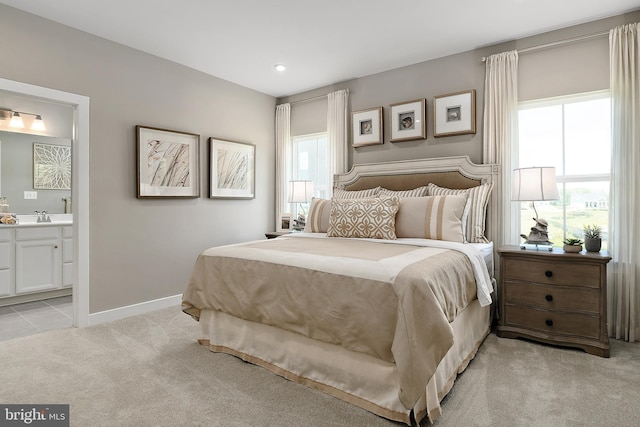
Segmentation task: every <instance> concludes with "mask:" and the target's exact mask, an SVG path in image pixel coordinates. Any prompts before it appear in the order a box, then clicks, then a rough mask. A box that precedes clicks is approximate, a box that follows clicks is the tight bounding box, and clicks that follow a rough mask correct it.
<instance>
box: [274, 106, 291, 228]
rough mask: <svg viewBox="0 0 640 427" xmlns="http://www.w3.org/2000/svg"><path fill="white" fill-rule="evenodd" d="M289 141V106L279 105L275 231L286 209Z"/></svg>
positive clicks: (277, 118) (277, 108)
mask: <svg viewBox="0 0 640 427" xmlns="http://www.w3.org/2000/svg"><path fill="white" fill-rule="evenodd" d="M290 140H291V104H288V103H287V104H280V105H278V106H277V107H276V221H275V223H276V224H275V225H276V230H277V229H278V226H279V223H280V218H279V215H280V214H281V213H284V212H286V209H287V194H286V189H287V182H288V181H289V177H288V172H287V171H288V168H287V161H288V159H289V151H290V150H291V148H290V145H291V143H290Z"/></svg>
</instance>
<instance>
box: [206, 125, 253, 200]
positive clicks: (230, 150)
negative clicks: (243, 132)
mask: <svg viewBox="0 0 640 427" xmlns="http://www.w3.org/2000/svg"><path fill="white" fill-rule="evenodd" d="M255 169H256V146H255V145H253V144H249V143H244V142H236V141H229V140H225V139H219V138H213V137H211V138H209V198H211V199H253V198H255V187H256V185H255V184H256V172H255Z"/></svg>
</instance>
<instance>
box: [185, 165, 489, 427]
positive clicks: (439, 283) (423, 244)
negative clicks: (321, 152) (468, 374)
mask: <svg viewBox="0 0 640 427" xmlns="http://www.w3.org/2000/svg"><path fill="white" fill-rule="evenodd" d="M497 175H498V168H497V167H496V165H477V164H473V163H471V162H470V161H469V159H468V158H467V157H464V156H463V157H447V158H438V159H424V160H410V161H402V162H385V163H377V164H363V165H355V166H354V167H353V168H352V169H351V171H349V172H348V173H346V174H340V175H336V176H335V177H334V196H335V199H333V200H318V199H314V201H313V202H312V204H311V208H310V212H309V215H308V218H307V226H306V228H305V232H302V233H293V234H290V235H287V236H283V237H279V238H277V239H270V240H261V241H253V242H246V243H240V244H234V245H226V246H222V247H215V248H210V249H207V250H205V251H204V252H203V253H202V254H200V256H199V257H198V259H197V260H196V263H195V265H194V269H193V272H192V275H191V277H190V279H189V282H188V284H187V288H186V290H185V293H184V294H183V301H182V309H183V311H184V312H185V313H187V314H189V315H191V316H192V317H193V318H194V319H196V320H198V321H199V323H200V337H199V342H200V343H201V344H203V345H206V346H208V348H209V349H210V350H212V351H214V352H223V353H227V354H231V355H234V356H237V357H239V358H241V359H243V360H245V361H248V362H251V363H253V364H256V365H259V366H262V367H264V368H266V369H268V370H270V371H272V372H274V373H276V374H278V375H280V376H282V377H285V378H287V379H289V380H292V381H296V382H299V383H302V384H305V385H308V386H310V387H313V388H316V389H319V390H321V391H323V392H326V393H328V394H330V395H333V396H335V397H337V398H339V399H342V400H345V401H347V402H350V403H352V404H354V405H357V406H359V407H361V408H364V409H366V410H368V411H370V412H373V413H375V414H377V415H380V416H382V417H385V418H388V419H391V420H394V421H399V422H403V423H406V424H408V425H411V423H412V422H417V423H420V421H421V420H423V419H424V418H425V417H428V418H429V419H430V420H431V421H433V420H435V419H436V418H438V417H439V416H440V415H441V412H442V411H441V407H440V402H441V400H442V399H443V398H444V396H445V395H446V394H447V393H448V392H449V391H450V389H451V388H452V386H453V382H454V380H455V378H456V376H457V375H458V374H459V373H460V372H462V371H463V370H464V369H465V368H466V366H467V364H468V363H469V362H470V360H471V359H472V358H473V357H474V355H475V354H476V352H477V350H478V348H479V346H480V345H481V343H482V342H483V340H484V338H485V337H486V335H487V334H488V333H489V329H490V324H491V303H492V295H493V284H494V282H495V281H494V279H493V257H494V248H493V244H492V243H491V237H492V235H493V233H494V232H495V230H496V229H497V224H496V222H497V221H496V220H495V215H493V211H495V208H496V201H495V197H494V196H492V194H493V192H492V191H491V190H492V188H493V186H494V184H495V182H496V180H497ZM363 212H364V213H363ZM416 212H420V215H418V216H416V214H415V213H416ZM424 212H428V214H425V215H426V218H427V221H426V223H425V220H424V218H425V215H423V213H424Z"/></svg>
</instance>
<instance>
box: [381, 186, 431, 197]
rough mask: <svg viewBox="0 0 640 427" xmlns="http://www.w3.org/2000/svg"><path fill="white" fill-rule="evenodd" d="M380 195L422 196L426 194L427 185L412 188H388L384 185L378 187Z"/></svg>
mask: <svg viewBox="0 0 640 427" xmlns="http://www.w3.org/2000/svg"><path fill="white" fill-rule="evenodd" d="M380 195H381V196H398V197H424V196H426V195H427V186H426V185H425V186H424V187H418V188H414V189H413V190H388V189H386V188H384V187H382V188H380Z"/></svg>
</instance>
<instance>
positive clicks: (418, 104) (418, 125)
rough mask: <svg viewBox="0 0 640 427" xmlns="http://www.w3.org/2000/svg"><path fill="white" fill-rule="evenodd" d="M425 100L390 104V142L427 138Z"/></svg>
mask: <svg viewBox="0 0 640 427" xmlns="http://www.w3.org/2000/svg"><path fill="white" fill-rule="evenodd" d="M426 111H427V100H426V99H424V98H422V99H416V100H415V101H407V102H401V103H398V104H391V142H400V141H411V140H414V139H425V138H426V137H427V120H426V117H427V114H426Z"/></svg>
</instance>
